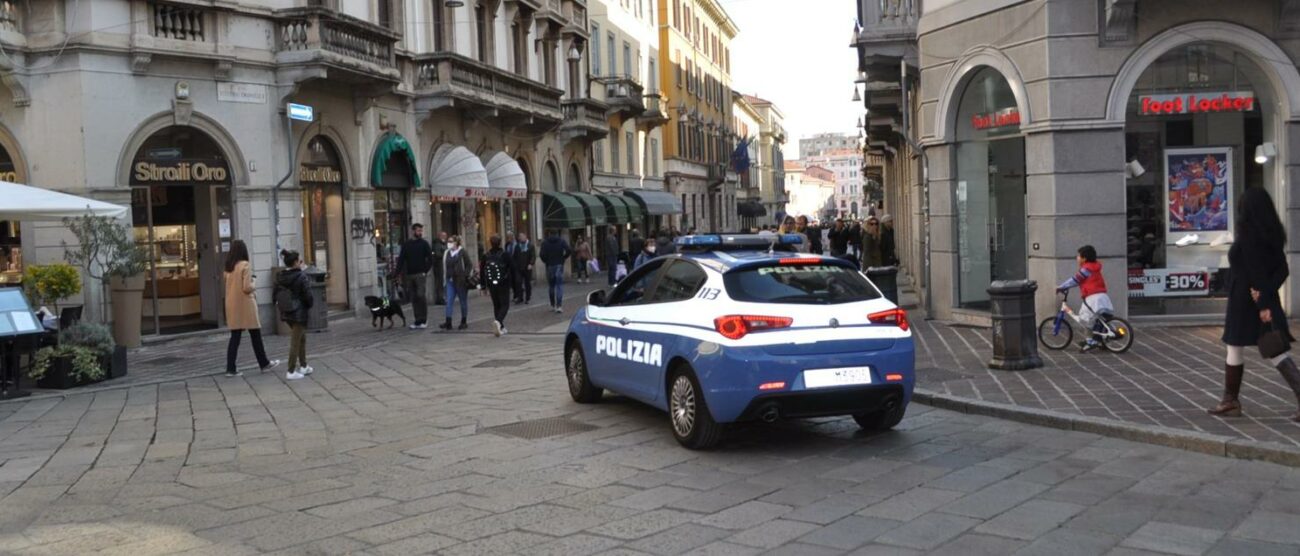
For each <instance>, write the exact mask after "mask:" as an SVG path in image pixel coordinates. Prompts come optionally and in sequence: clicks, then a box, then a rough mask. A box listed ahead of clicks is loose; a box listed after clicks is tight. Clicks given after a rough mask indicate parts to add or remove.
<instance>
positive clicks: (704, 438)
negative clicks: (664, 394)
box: [668, 367, 722, 450]
mask: <svg viewBox="0 0 1300 556" xmlns="http://www.w3.org/2000/svg"><path fill="white" fill-rule="evenodd" d="M668 423H669V426H670V427H671V428H672V430H673V438H676V439H677V442H678V443H680V444H681V445H682V446H685V447H687V448H689V449H691V450H708V449H710V448H713V447H714V446H717V445H718V441H720V440H722V425H720V424H718V423H717V422H715V421H714V420H713V414H711V413H709V406H708V403H707V402H705V401H704V395H703V390H701V389H700V382H699V381H698V380H696V379H695V373H693V372H691V370H690V368H686V367H683V368H678V369H677V370H676V371H675V372H673V374H672V377H671V378H670V379H669V381H668Z"/></svg>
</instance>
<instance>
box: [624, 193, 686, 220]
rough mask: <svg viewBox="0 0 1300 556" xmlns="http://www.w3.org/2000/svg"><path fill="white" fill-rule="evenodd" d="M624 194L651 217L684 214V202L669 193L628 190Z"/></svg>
mask: <svg viewBox="0 0 1300 556" xmlns="http://www.w3.org/2000/svg"><path fill="white" fill-rule="evenodd" d="M623 194H624V195H626V196H628V197H631V198H632V200H634V201H636V203H635V204H636V205H638V206H640V207H641V209H642V210H643V211H644V212H645V213H646V214H648V215H650V216H663V215H665V214H681V213H682V200H681V199H679V198H678V197H677V196H676V195H673V194H672V193H668V192H667V191H637V190H628V191H624V192H623Z"/></svg>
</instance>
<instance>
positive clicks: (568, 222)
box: [542, 193, 587, 230]
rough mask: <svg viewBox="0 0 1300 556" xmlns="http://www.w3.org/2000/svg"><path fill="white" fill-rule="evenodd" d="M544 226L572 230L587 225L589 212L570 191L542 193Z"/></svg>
mask: <svg viewBox="0 0 1300 556" xmlns="http://www.w3.org/2000/svg"><path fill="white" fill-rule="evenodd" d="M542 215H543V216H542V227H543V228H547V229H560V230H572V229H574V228H584V227H586V226H587V213H586V211H584V210H583V209H582V202H581V201H579V200H578V198H577V197H574V196H573V195H570V194H568V193H543V194H542Z"/></svg>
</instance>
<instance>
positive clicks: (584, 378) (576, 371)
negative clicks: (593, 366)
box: [564, 341, 603, 403]
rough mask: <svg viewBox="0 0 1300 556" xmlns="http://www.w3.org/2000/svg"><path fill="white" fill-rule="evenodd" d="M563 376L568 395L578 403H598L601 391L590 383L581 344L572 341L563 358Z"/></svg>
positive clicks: (585, 357)
mask: <svg viewBox="0 0 1300 556" xmlns="http://www.w3.org/2000/svg"><path fill="white" fill-rule="evenodd" d="M564 376H565V379H566V382H568V383H569V395H570V396H572V397H573V401H575V402H578V403H596V402H598V401H600V396H601V394H602V393H603V390H602V389H601V388H600V387H598V386H596V385H595V384H592V383H591V375H589V374H588V373H587V356H586V354H584V353H583V351H582V344H581V343H579V342H577V341H574V342H573V343H572V344H571V345H570V346H569V350H568V352H567V353H566V354H565V356H564Z"/></svg>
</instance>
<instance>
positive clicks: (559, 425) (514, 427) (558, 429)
mask: <svg viewBox="0 0 1300 556" xmlns="http://www.w3.org/2000/svg"><path fill="white" fill-rule="evenodd" d="M598 428H600V427H597V426H594V425H588V424H586V423H579V422H577V421H574V420H573V419H569V418H567V417H550V418H546V419H533V420H531V421H520V422H518V423H510V424H508V425H500V426H496V427H491V428H488V429H484V430H485V431H486V432H490V433H492V434H496V435H500V436H513V437H515V438H526V439H528V440H535V439H538V438H546V437H549V436H560V435H562V434H573V433H578V432H587V431H594V430H596V429H598Z"/></svg>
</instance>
